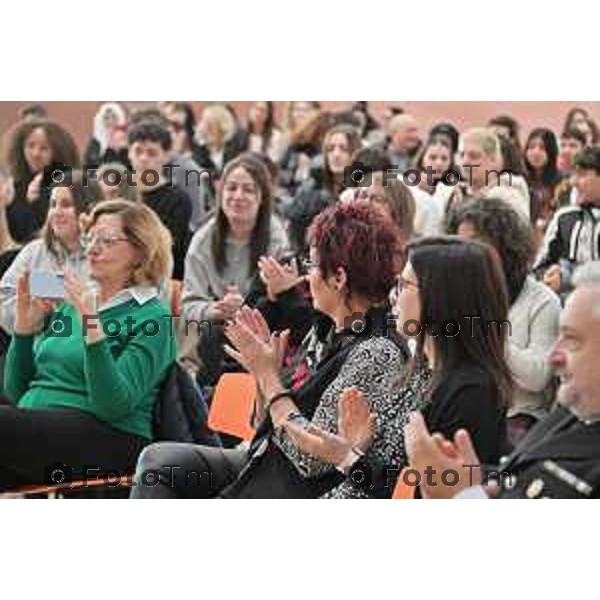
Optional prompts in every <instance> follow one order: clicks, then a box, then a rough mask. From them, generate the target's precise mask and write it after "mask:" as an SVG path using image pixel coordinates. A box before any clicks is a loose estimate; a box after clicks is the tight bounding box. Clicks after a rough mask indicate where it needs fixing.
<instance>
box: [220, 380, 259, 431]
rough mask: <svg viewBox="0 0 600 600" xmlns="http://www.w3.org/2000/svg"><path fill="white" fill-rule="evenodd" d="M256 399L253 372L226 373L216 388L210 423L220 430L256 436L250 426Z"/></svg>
mask: <svg viewBox="0 0 600 600" xmlns="http://www.w3.org/2000/svg"><path fill="white" fill-rule="evenodd" d="M255 399H256V380H255V379H254V376H253V375H250V373H224V374H223V375H221V378H220V379H219V382H218V383H217V386H216V387H215V391H214V394H213V398H212V402H211V404H210V411H209V413H208V426H209V427H210V428H211V429H212V430H213V431H217V432H219V433H227V434H229V435H233V436H235V437H238V438H242V439H243V440H250V439H252V437H253V436H254V429H253V428H252V426H251V424H250V423H251V419H252V411H253V409H254V401H255Z"/></svg>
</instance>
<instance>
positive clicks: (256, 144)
mask: <svg viewBox="0 0 600 600" xmlns="http://www.w3.org/2000/svg"><path fill="white" fill-rule="evenodd" d="M248 150H249V151H250V152H257V153H259V154H265V155H266V156H268V157H269V158H270V159H271V160H272V161H273V162H274V163H276V164H277V163H279V161H280V160H281V159H282V158H283V155H284V153H285V150H286V142H285V139H284V136H283V134H282V132H281V130H280V129H279V128H278V127H277V125H276V124H275V108H274V105H273V102H271V101H270V100H268V101H261V102H253V103H252V105H251V107H250V111H249V113H248Z"/></svg>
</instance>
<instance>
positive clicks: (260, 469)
mask: <svg viewBox="0 0 600 600" xmlns="http://www.w3.org/2000/svg"><path fill="white" fill-rule="evenodd" d="M308 239H309V244H310V258H309V260H308V261H307V262H308V264H307V268H308V272H309V274H308V281H309V285H310V289H311V295H312V298H313V304H314V306H315V308H317V309H318V310H320V311H322V312H323V313H325V314H326V315H328V316H329V317H330V318H331V320H332V321H333V323H334V327H333V330H332V334H331V337H330V339H329V340H328V342H327V343H326V344H324V347H323V348H322V349H321V350H320V352H319V353H318V355H317V356H316V359H315V362H314V363H312V364H310V365H309V373H308V376H307V377H305V378H304V381H303V383H302V385H300V386H299V387H296V388H295V389H292V383H291V382H292V380H293V373H290V372H284V371H283V370H282V369H281V356H282V353H283V350H284V348H285V343H286V340H287V337H288V333H289V332H287V331H286V332H282V333H271V332H270V331H269V329H268V326H267V324H266V322H265V321H264V319H263V318H262V317H261V315H260V313H259V312H258V311H254V310H251V309H249V308H242V309H241V310H240V312H239V313H238V314H237V315H236V316H235V317H234V319H233V320H232V321H230V322H229V323H228V326H227V329H226V334H227V337H228V339H229V341H230V342H231V344H232V346H235V348H233V347H230V348H228V353H229V354H230V355H231V356H232V357H234V358H235V359H236V360H238V361H239V362H240V363H241V364H242V365H243V366H244V367H245V368H246V369H247V370H248V371H249V372H251V373H252V374H253V375H254V376H255V378H256V380H257V384H258V389H259V391H260V394H259V398H258V400H257V403H256V407H255V411H256V417H257V421H258V427H257V433H256V435H255V437H254V439H253V440H252V443H251V444H250V448H249V450H241V449H222V448H208V447H205V446H194V445H189V444H155V445H153V446H151V447H150V448H148V449H147V450H146V451H145V452H144V454H143V456H142V457H141V458H140V461H139V463H138V476H139V481H138V486H137V487H136V488H135V491H134V492H133V497H136V498H176V497H186V498H189V497H196V498H198V497H202V498H211V497H226V498H314V497H320V496H324V495H335V496H336V497H351V496H363V497H364V496H365V494H363V493H362V492H361V491H360V490H358V488H356V487H355V486H351V485H349V484H348V482H347V480H346V477H345V474H344V473H345V467H344V461H343V460H342V461H340V464H333V463H327V462H323V461H320V460H319V459H316V458H315V457H313V456H312V455H310V454H308V453H306V452H303V451H301V450H300V448H299V447H298V446H297V445H296V443H295V442H294V440H293V439H292V438H291V437H290V436H289V435H288V434H287V431H286V424H287V423H290V422H294V423H296V424H299V425H300V426H303V427H306V428H309V429H310V428H311V427H315V426H318V427H319V428H322V429H326V430H329V431H336V430H337V427H338V417H339V415H338V401H340V402H342V403H344V404H352V403H353V394H355V393H356V390H360V391H362V392H363V393H364V395H365V397H367V398H368V402H369V408H370V410H371V412H372V414H373V418H372V420H371V422H370V426H371V427H372V436H371V440H372V441H371V444H370V447H369V449H368V450H367V451H366V453H367V454H370V455H371V457H372V458H378V459H379V460H381V461H384V462H386V464H390V465H394V464H399V463H401V462H402V461H403V460H404V458H403V456H404V449H403V446H402V445H401V439H400V436H398V435H397V432H396V431H395V430H394V431H392V430H391V429H390V428H389V427H388V426H387V424H388V423H389V422H390V421H391V417H390V415H392V414H393V415H396V414H397V413H398V412H402V411H406V413H407V414H408V412H409V411H410V410H413V409H414V406H413V405H412V404H411V402H409V401H406V402H405V403H398V401H397V398H396V399H394V400H393V401H392V397H391V394H390V390H391V389H392V388H393V387H394V382H395V381H396V380H397V378H398V377H399V374H402V373H403V372H404V371H405V366H406V364H407V357H408V352H407V350H406V347H405V345H404V344H403V342H402V341H401V340H400V338H399V337H398V336H397V335H396V334H395V329H394V326H393V325H390V327H389V328H388V327H387V319H386V316H387V315H386V299H387V296H388V293H389V290H390V289H391V287H392V285H393V284H394V281H395V276H396V274H397V273H398V269H399V267H400V265H399V264H398V257H399V256H400V250H401V248H400V243H399V239H400V238H399V234H398V230H397V228H396V227H395V225H394V224H393V222H392V220H391V219H390V218H389V216H388V215H387V214H386V213H385V211H383V210H382V209H381V208H380V207H379V206H377V205H375V204H373V203H369V202H360V201H356V202H350V203H337V204H334V205H332V206H330V207H329V208H327V209H326V210H324V211H323V212H322V213H321V214H320V215H319V216H318V217H317V218H316V219H315V221H314V223H313V224H312V226H311V228H310V231H309V236H308ZM357 451H360V450H358V449H357ZM172 465H177V466H178V469H177V470H172V469H171V466H172ZM150 471H152V472H153V473H158V474H159V481H158V482H156V481H153V482H152V485H149V484H148V483H147V482H145V481H144V479H145V478H144V476H143V474H144V473H147V472H150ZM192 471H194V472H196V473H203V472H209V473H210V474H211V477H210V478H209V479H210V481H208V480H205V481H201V480H202V478H198V477H195V478H191V479H190V480H189V481H188V477H187V476H186V472H187V473H190V472H192ZM154 484H155V485H154Z"/></svg>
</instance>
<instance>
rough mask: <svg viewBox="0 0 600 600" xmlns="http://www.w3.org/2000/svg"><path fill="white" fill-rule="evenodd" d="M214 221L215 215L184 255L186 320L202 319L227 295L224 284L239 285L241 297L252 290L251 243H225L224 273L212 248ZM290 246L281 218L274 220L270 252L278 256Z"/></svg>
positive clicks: (253, 268) (184, 309)
mask: <svg viewBox="0 0 600 600" xmlns="http://www.w3.org/2000/svg"><path fill="white" fill-rule="evenodd" d="M214 224H215V218H214V217H213V218H212V219H210V221H208V222H207V223H206V224H205V225H203V226H202V227H201V228H200V229H199V230H198V231H197V232H196V233H195V234H194V237H193V238H192V241H191V243H190V247H189V249H188V253H187V255H186V258H185V277H184V282H183V293H182V297H181V300H182V305H183V317H184V319H186V320H188V321H189V320H191V319H194V320H198V321H202V320H204V318H205V316H204V315H205V312H206V309H207V308H208V306H209V305H210V304H211V303H212V302H215V301H216V300H220V299H221V298H222V297H223V296H224V295H225V286H227V285H236V286H237V287H238V288H239V290H240V293H241V294H242V296H244V295H245V294H246V293H248V291H249V290H250V285H251V283H252V277H253V273H254V272H255V270H256V265H251V264H250V245H249V244H247V243H245V244H241V243H239V242H236V241H235V240H233V239H231V238H228V239H227V241H226V245H225V257H226V259H227V266H226V267H225V270H224V271H223V273H219V272H218V271H217V268H216V264H215V260H214V257H213V252H212V248H211V235H212V231H213V227H214ZM287 247H288V240H287V235H286V233H285V230H284V228H283V225H282V223H281V221H280V220H279V219H278V218H277V217H273V218H272V220H271V242H270V245H269V253H270V254H272V255H274V256H279V255H281V253H282V252H283V251H285V250H286V249H287Z"/></svg>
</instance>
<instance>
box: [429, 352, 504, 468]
mask: <svg viewBox="0 0 600 600" xmlns="http://www.w3.org/2000/svg"><path fill="white" fill-rule="evenodd" d="M423 412H424V416H425V420H426V422H427V426H428V428H429V431H430V432H431V433H435V432H439V433H442V434H443V435H444V437H446V438H447V439H449V440H451V439H452V438H453V437H454V434H455V433H456V431H457V430H458V429H466V430H467V431H468V432H469V434H470V436H471V439H472V440H473V447H474V448H475V451H476V452H477V455H478V456H479V458H480V460H481V462H482V463H487V464H497V463H498V461H499V459H500V456H501V455H502V453H503V451H505V450H506V447H505V440H506V438H505V415H506V411H505V410H504V409H503V408H502V407H501V406H500V392H499V390H498V388H497V387H496V386H495V384H494V382H493V380H492V378H491V377H490V375H489V374H488V373H486V372H485V371H484V370H483V369H482V368H481V367H480V366H479V365H477V364H476V363H474V362H471V361H469V360H467V359H463V360H461V361H460V362H457V363H455V364H454V365H451V367H449V368H448V369H447V375H446V376H445V377H444V379H443V380H442V381H440V383H439V385H437V386H436V388H435V389H434V390H433V393H432V395H431V402H430V403H429V404H428V405H427V407H426V408H425V410H424V411H423Z"/></svg>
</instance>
